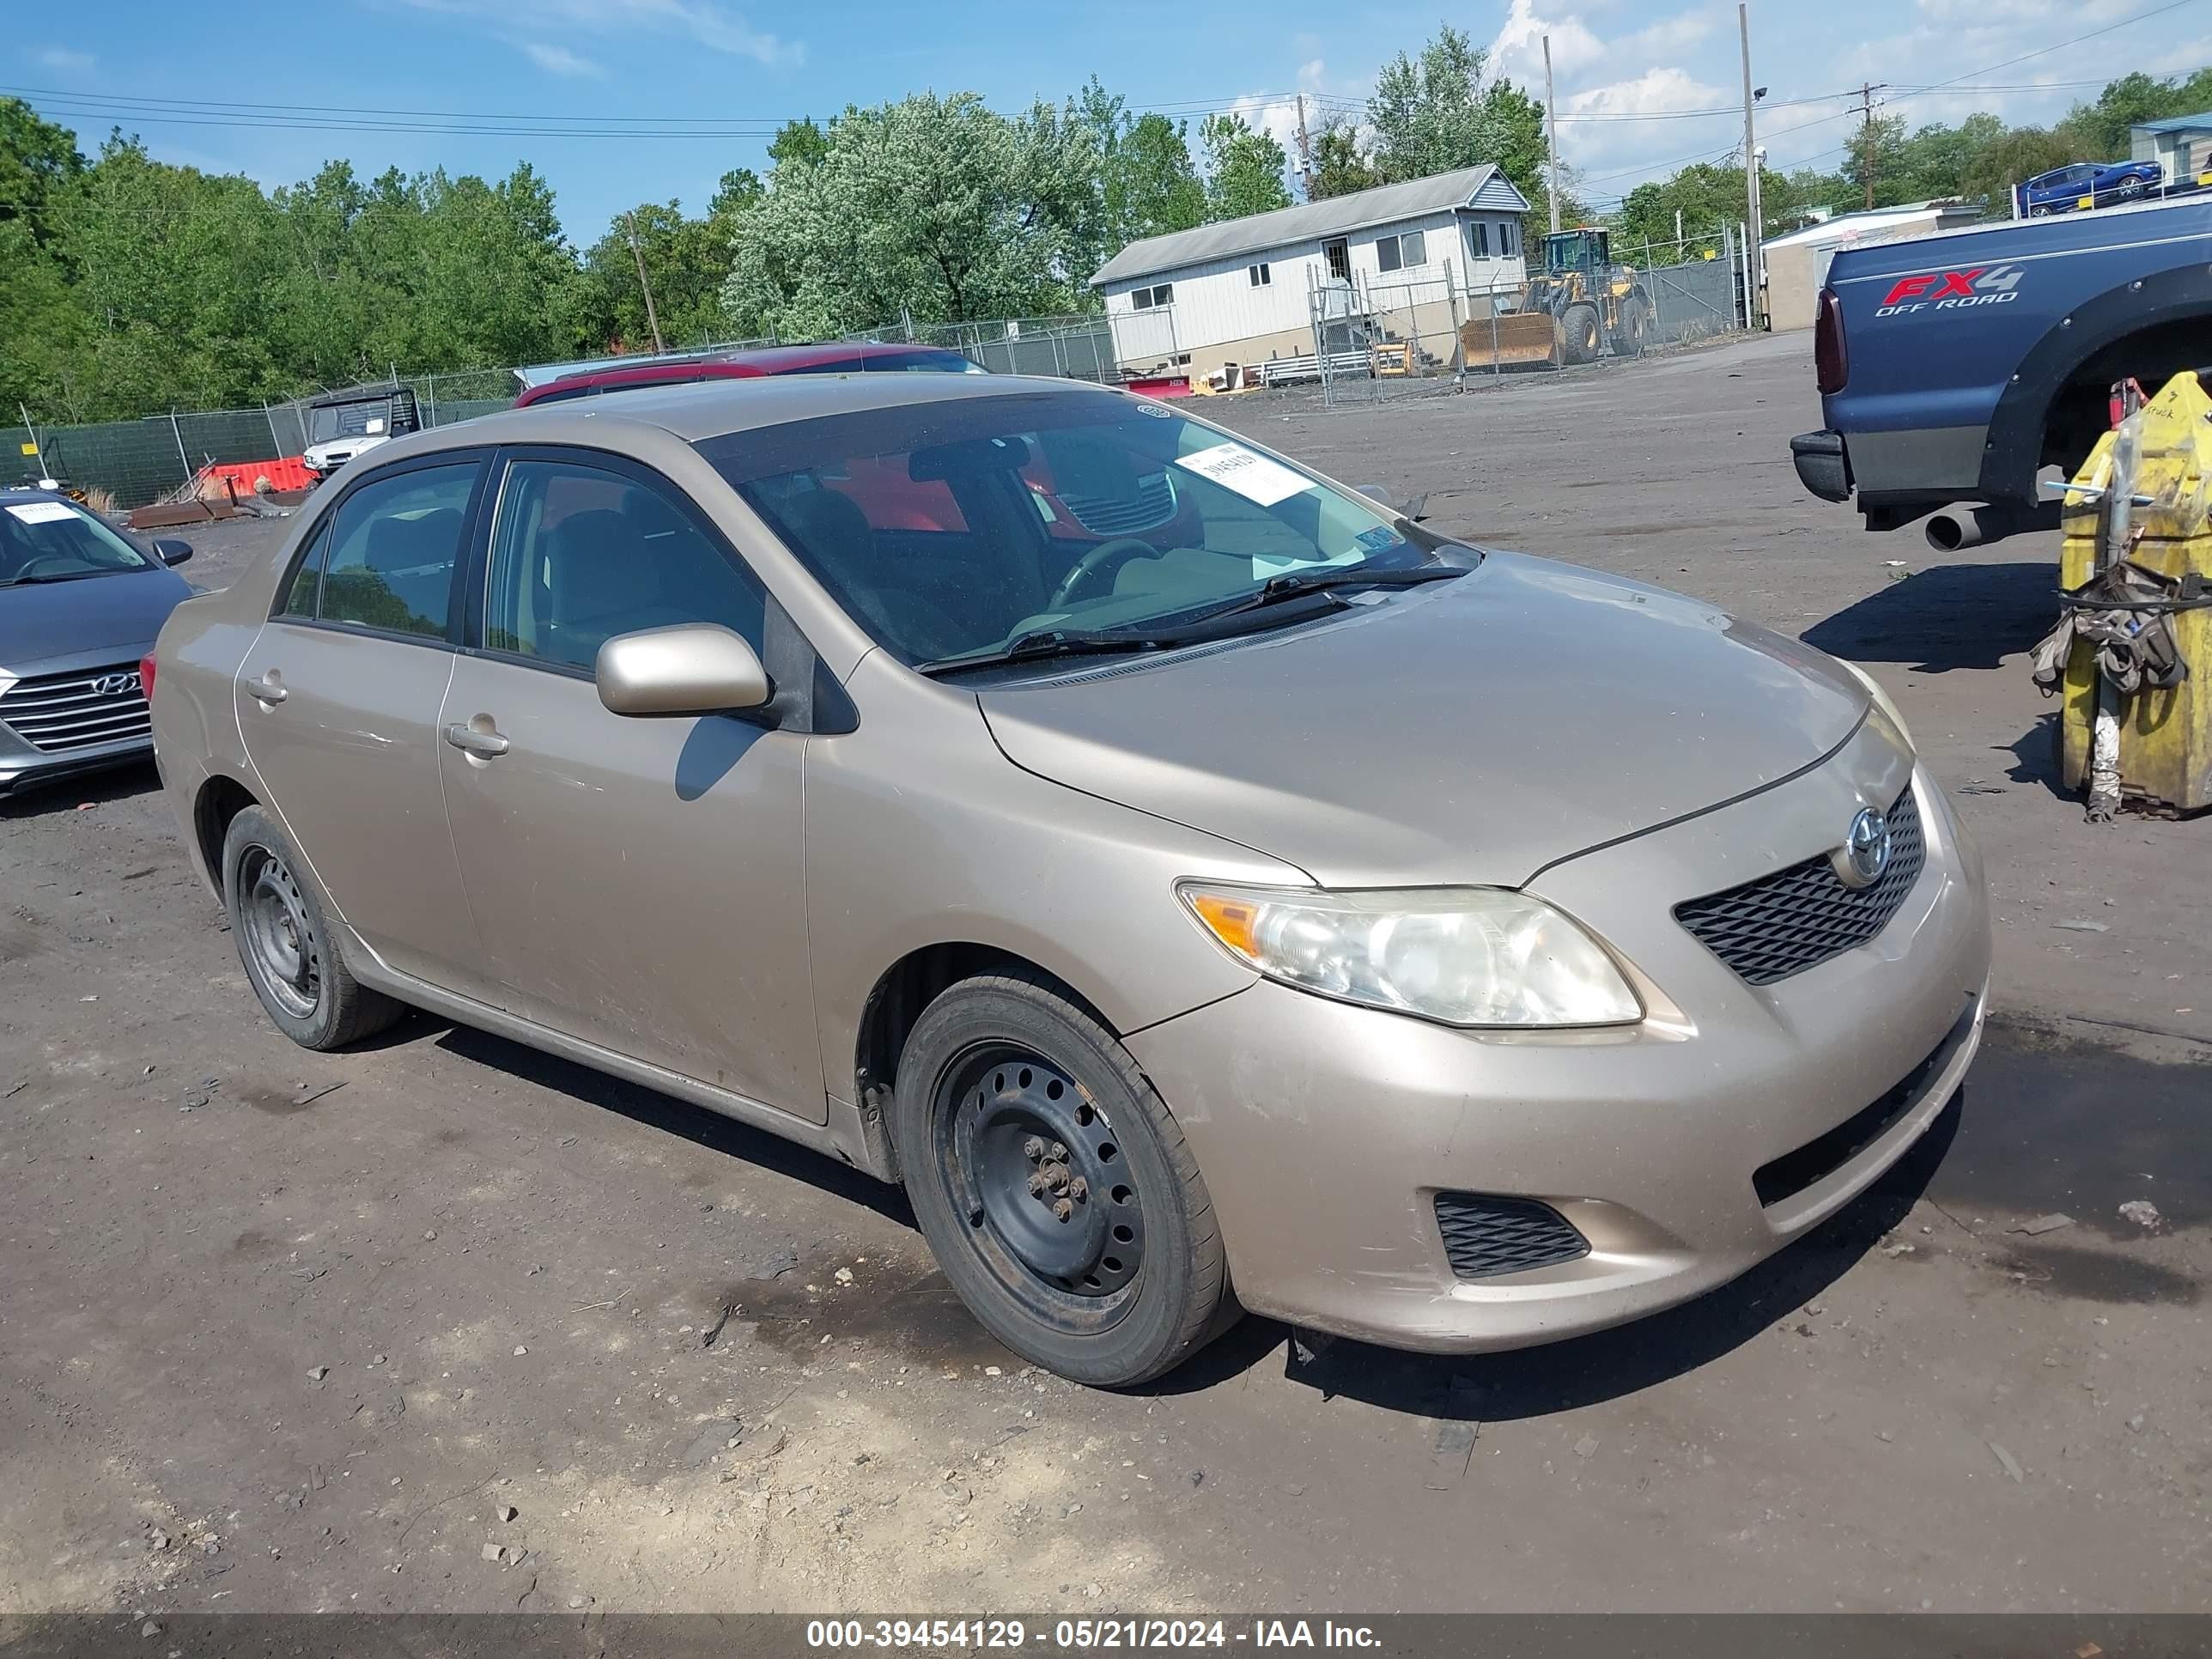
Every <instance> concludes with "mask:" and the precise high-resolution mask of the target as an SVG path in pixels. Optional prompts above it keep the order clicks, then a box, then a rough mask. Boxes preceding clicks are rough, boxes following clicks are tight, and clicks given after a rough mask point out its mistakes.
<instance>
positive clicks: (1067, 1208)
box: [1052, 1198, 1075, 1221]
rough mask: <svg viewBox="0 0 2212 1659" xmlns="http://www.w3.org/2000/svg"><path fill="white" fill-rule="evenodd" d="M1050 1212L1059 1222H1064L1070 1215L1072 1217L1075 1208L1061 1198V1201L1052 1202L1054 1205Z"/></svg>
mask: <svg viewBox="0 0 2212 1659" xmlns="http://www.w3.org/2000/svg"><path fill="white" fill-rule="evenodd" d="M1052 1212H1053V1214H1054V1216H1055V1217H1057V1218H1059V1219H1060V1220H1062V1221H1065V1220H1066V1219H1067V1218H1068V1217H1070V1216H1072V1215H1073V1214H1074V1213H1075V1206H1073V1204H1071V1203H1069V1202H1068V1201H1067V1200H1066V1199H1064V1198H1063V1199H1060V1200H1055V1201H1054V1204H1053V1206H1052Z"/></svg>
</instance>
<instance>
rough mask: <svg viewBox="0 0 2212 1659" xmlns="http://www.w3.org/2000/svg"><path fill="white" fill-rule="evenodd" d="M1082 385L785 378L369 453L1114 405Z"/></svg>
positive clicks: (573, 407) (691, 388)
mask: <svg viewBox="0 0 2212 1659" xmlns="http://www.w3.org/2000/svg"><path fill="white" fill-rule="evenodd" d="M1127 395H1128V394H1127V393H1126V392H1121V391H1120V390H1119V389H1117V388H1115V387H1110V386H1093V385H1091V383H1090V382H1089V381H1086V380H1056V379H1053V378H1050V377H1036V376H1029V375H1018V374H793V375H788V376H778V375H768V376H755V377H753V378H750V379H745V380H690V381H684V382H682V383H679V384H676V385H670V386H633V387H630V388H629V389H628V390H626V391H625V392H623V395H622V396H621V397H619V398H575V399H573V400H556V401H554V402H550V403H544V404H532V405H531V406H530V407H528V408H525V409H512V410H502V411H501V412H499V413H496V414H491V415H480V416H477V417H476V418H475V419H473V420H469V421H462V422H456V423H455V424H453V425H452V426H441V427H437V428H433V429H432V430H430V431H428V432H414V433H409V434H407V435H405V436H404V437H400V438H395V439H393V440H392V441H391V442H390V443H388V444H386V445H384V446H382V447H380V448H379V449H378V450H377V451H376V454H377V455H378V457H379V458H380V462H381V460H382V459H398V458H399V457H401V456H404V455H420V454H424V453H429V452H432V451H435V450H444V449H468V448H472V447H477V446H478V445H482V444H490V443H503V444H526V443H564V444H586V445H589V444H593V443H597V444H599V445H601V446H603V447H620V440H619V434H620V433H621V432H622V430H623V428H659V430H661V431H663V432H666V433H669V434H671V435H674V436H676V437H678V438H680V439H682V440H684V441H685V442H686V443H698V442H701V441H703V440H705V439H708V438H719V437H722V436H724V435H726V434H729V433H732V432H746V431H751V430H754V429H756V428H762V427H771V426H783V425H787V424H789V423H791V422H795V421H811V420H816V419H819V418H820V417H822V416H829V415H848V414H852V413H854V412H856V411H859V410H872V409H897V408H901V407H905V406H908V405H912V406H915V407H921V406H926V405H928V404H939V403H951V402H954V401H956V400H965V399H969V398H1015V397H1023V398H1040V397H1042V398H1102V399H1103V398H1125V397H1127Z"/></svg>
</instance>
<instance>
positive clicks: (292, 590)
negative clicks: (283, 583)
mask: <svg viewBox="0 0 2212 1659" xmlns="http://www.w3.org/2000/svg"><path fill="white" fill-rule="evenodd" d="M330 551H331V526H330V520H327V519H325V520H324V521H323V523H322V526H321V527H320V528H319V530H317V531H316V532H315V538H314V542H313V544H312V545H311V546H310V547H309V548H308V549H307V556H306V557H305V558H303V559H301V561H300V566H299V568H298V569H296V570H295V571H294V572H293V573H292V584H291V586H289V587H288V588H286V589H285V591H284V603H283V605H281V606H279V607H278V609H277V614H278V615H279V616H283V617H313V615H314V614H315V601H316V599H317V598H318V597H319V595H320V594H321V592H322V589H323V561H324V560H325V559H326V558H328V557H329V556H330Z"/></svg>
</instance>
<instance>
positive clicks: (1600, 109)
mask: <svg viewBox="0 0 2212 1659" xmlns="http://www.w3.org/2000/svg"><path fill="white" fill-rule="evenodd" d="M1736 96H1737V102H1738V106H1739V107H1741V97H1742V95H1741V94H1737V95H1736ZM1728 101H1729V94H1727V93H1726V92H1723V90H1722V89H1721V88H1718V87H1711V86H1707V85H1706V84H1705V82H1702V81H1700V80H1699V79H1698V78H1697V77H1696V76H1693V75H1692V74H1690V73H1689V72H1688V71H1687V70H1679V69H1655V70H1644V73H1643V74H1641V75H1639V76H1637V77H1636V78H1635V79H1634V80H1632V81H1615V82H1612V83H1611V84H1610V85H1607V86H1602V87H1589V88H1585V89H1584V90H1583V91H1581V92H1571V93H1569V94H1567V95H1566V96H1565V98H1564V99H1562V100H1560V103H1561V105H1562V106H1563V107H1562V109H1561V111H1560V112H1561V113H1562V114H1569V113H1571V114H1575V115H1643V114H1647V113H1649V112H1652V111H1655V110H1686V109H1723V108H1725V107H1727V105H1728Z"/></svg>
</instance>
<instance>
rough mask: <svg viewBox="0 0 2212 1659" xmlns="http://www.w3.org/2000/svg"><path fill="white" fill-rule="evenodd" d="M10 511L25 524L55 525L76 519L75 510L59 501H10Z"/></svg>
mask: <svg viewBox="0 0 2212 1659" xmlns="http://www.w3.org/2000/svg"><path fill="white" fill-rule="evenodd" d="M8 510H9V512H10V513H14V514H15V516H16V517H17V518H19V519H21V520H22V521H23V522H24V523H25V524H53V523H56V522H57V521H58V520H63V519H74V518H75V517H76V513H75V511H74V510H72V509H71V508H70V507H65V506H64V505H63V504H62V503H61V502H59V501H21V502H16V501H10V502H9V503H8Z"/></svg>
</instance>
